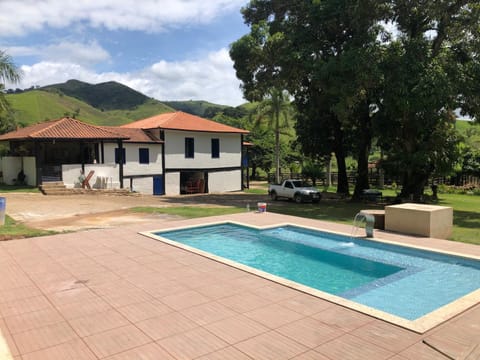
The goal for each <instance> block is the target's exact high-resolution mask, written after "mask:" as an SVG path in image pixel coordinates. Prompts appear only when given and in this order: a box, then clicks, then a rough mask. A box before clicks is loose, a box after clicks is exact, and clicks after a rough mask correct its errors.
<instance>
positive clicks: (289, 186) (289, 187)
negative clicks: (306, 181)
mask: <svg viewBox="0 0 480 360" xmlns="http://www.w3.org/2000/svg"><path fill="white" fill-rule="evenodd" d="M285 187H286V188H287V189H293V185H292V183H291V182H290V181H287V182H286V183H285Z"/></svg>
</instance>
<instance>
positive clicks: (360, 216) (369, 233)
mask: <svg viewBox="0 0 480 360" xmlns="http://www.w3.org/2000/svg"><path fill="white" fill-rule="evenodd" d="M362 220H363V221H364V222H365V233H366V235H365V236H366V237H367V238H373V229H374V226H375V217H374V216H373V215H372V214H365V213H363V212H361V211H360V212H359V213H357V215H355V217H354V218H353V228H352V233H351V235H350V237H352V238H353V237H354V236H355V234H356V232H357V229H358V228H359V226H358V225H357V222H358V221H362Z"/></svg>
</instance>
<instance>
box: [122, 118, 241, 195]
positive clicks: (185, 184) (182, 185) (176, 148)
mask: <svg viewBox="0 0 480 360" xmlns="http://www.w3.org/2000/svg"><path fill="white" fill-rule="evenodd" d="M122 128H128V129H142V130H144V131H146V132H147V133H149V134H151V135H152V136H154V137H155V138H158V139H161V140H162V141H163V149H164V153H165V164H164V171H163V173H164V178H165V193H166V194H167V195H174V194H183V193H194V192H195V193H197V192H200V193H202V192H206V193H221V192H227V191H236V190H241V189H242V169H243V168H242V156H243V155H242V154H243V152H242V143H243V136H244V135H245V134H248V131H246V130H242V129H238V128H235V127H232V126H228V125H224V124H220V123H217V122H215V121H211V120H207V119H203V118H201V117H198V116H194V115H191V114H187V113H184V112H181V111H178V112H174V113H165V114H160V115H156V116H152V117H149V118H146V119H143V120H139V121H135V122H133V123H130V124H126V125H123V126H122Z"/></svg>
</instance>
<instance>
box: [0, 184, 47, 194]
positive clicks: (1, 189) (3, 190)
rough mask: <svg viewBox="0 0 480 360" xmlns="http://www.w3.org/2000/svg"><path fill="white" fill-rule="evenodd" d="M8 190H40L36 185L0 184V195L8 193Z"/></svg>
mask: <svg viewBox="0 0 480 360" xmlns="http://www.w3.org/2000/svg"><path fill="white" fill-rule="evenodd" d="M6 192H29V193H30V192H34V193H35V192H36V193H38V192H40V190H39V189H38V187H36V186H25V185H18V186H17V185H5V184H0V195H1V193H6Z"/></svg>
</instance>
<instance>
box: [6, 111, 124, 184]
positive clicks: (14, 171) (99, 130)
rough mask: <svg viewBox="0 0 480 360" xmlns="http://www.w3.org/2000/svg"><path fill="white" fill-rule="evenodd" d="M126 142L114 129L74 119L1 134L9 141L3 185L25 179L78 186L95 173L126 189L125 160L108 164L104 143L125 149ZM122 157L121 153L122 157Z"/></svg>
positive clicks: (60, 120)
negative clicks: (86, 177) (124, 180)
mask: <svg viewBox="0 0 480 360" xmlns="http://www.w3.org/2000/svg"><path fill="white" fill-rule="evenodd" d="M126 139H128V137H126V136H123V135H120V134H118V133H115V132H114V131H112V130H110V129H106V128H103V127H98V126H93V125H90V124H86V123H83V122H81V121H78V120H75V119H71V118H62V119H59V120H54V121H49V122H45V123H41V124H36V125H32V126H29V127H26V128H23V129H19V130H17V131H13V132H10V133H7V134H4V135H1V136H0V141H2V142H8V149H7V155H6V156H3V157H2V173H3V182H4V183H6V184H14V183H16V182H19V181H20V180H22V179H23V181H24V183H25V184H28V185H31V186H39V185H41V184H43V183H45V182H52V181H64V182H66V183H67V184H69V185H70V186H74V185H75V184H76V183H77V182H79V178H81V176H86V174H88V172H89V171H94V172H96V173H97V176H101V177H102V179H101V180H102V181H101V182H102V184H104V183H105V179H103V178H108V180H109V182H110V184H113V182H115V184H116V185H118V186H119V187H121V188H122V187H123V163H124V161H123V160H124V159H120V158H119V159H118V162H115V163H109V164H106V163H105V149H104V144H105V143H107V142H108V143H112V142H114V143H116V144H117V148H118V149H122V148H123V141H124V140H126ZM122 154H123V152H122V151H118V155H119V156H120V157H121V156H122ZM21 178H22V179H21ZM102 186H103V185H102Z"/></svg>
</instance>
